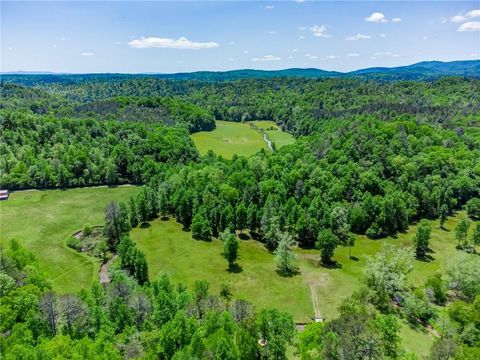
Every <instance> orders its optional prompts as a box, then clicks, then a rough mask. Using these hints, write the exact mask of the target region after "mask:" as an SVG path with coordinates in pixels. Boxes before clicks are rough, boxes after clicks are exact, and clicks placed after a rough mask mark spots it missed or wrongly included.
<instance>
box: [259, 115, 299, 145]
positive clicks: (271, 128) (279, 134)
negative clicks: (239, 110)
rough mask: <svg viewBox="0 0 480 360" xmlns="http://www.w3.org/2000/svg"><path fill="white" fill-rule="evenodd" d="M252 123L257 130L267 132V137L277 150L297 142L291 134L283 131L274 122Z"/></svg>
mask: <svg viewBox="0 0 480 360" xmlns="http://www.w3.org/2000/svg"><path fill="white" fill-rule="evenodd" d="M252 122H253V123H254V124H255V125H256V126H257V128H259V129H263V130H264V131H265V133H266V134H267V137H268V138H269V139H270V141H272V142H273V143H274V144H275V146H276V148H277V149H279V148H281V147H282V146H285V145H290V144H293V143H294V142H295V138H294V137H293V136H292V135H291V134H289V133H287V132H285V131H282V129H280V128H279V127H278V125H277V124H276V123H275V122H274V121H267V120H255V121H252Z"/></svg>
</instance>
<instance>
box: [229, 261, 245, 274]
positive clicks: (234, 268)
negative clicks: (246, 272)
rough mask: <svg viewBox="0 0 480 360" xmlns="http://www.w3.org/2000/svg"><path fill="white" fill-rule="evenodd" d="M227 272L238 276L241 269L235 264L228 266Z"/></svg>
mask: <svg viewBox="0 0 480 360" xmlns="http://www.w3.org/2000/svg"><path fill="white" fill-rule="evenodd" d="M227 271H228V272H229V273H231V274H239V273H241V272H242V271H243V268H242V267H241V266H240V265H238V264H237V263H235V264H233V265H229V266H228V268H227Z"/></svg>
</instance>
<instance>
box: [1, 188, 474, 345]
mask: <svg viewBox="0 0 480 360" xmlns="http://www.w3.org/2000/svg"><path fill="white" fill-rule="evenodd" d="M136 191H137V188H136V187H132V186H119V187H114V188H109V187H94V188H83V189H70V190H46V191H20V192H15V193H12V195H11V197H10V199H9V200H8V201H6V202H2V203H1V207H0V209H1V210H0V211H1V212H0V214H1V219H2V232H1V239H2V242H4V241H5V240H7V239H11V238H16V239H17V240H19V241H20V242H21V243H22V244H23V245H25V246H26V247H27V248H28V249H29V250H31V251H33V253H34V254H35V255H36V256H37V258H38V259H39V262H40V265H41V267H42V269H43V270H44V271H45V273H46V274H47V277H48V278H49V279H51V280H52V283H53V287H54V289H55V290H56V291H58V292H71V291H78V290H79V289H81V288H86V287H88V286H89V285H90V283H91V281H92V279H94V278H95V277H97V276H98V268H99V263H98V261H97V260H95V259H93V258H91V257H88V256H86V255H83V254H80V253H77V252H75V251H74V250H72V249H69V248H67V247H66V246H65V239H66V238H67V237H68V236H70V235H71V234H73V233H74V232H75V231H76V230H78V229H79V228H81V227H82V226H83V225H84V224H85V223H90V224H92V225H97V224H98V225H100V224H102V223H103V211H104V208H105V205H106V204H107V202H109V201H111V200H116V201H125V200H126V199H128V198H129V196H130V195H132V194H134V193H135V192H136ZM464 217H466V214H465V213H464V212H459V213H458V214H457V215H456V216H454V217H451V218H449V219H448V221H447V222H446V224H445V230H442V229H440V227H439V225H438V222H436V221H434V222H432V238H431V248H432V250H433V253H432V256H433V259H432V260H431V261H429V262H424V261H418V260H417V261H415V270H414V271H413V272H412V274H411V282H412V283H413V284H415V285H420V284H422V283H423V282H424V281H425V280H426V279H427V278H428V277H429V276H430V275H432V274H434V273H435V272H436V271H437V270H438V269H440V268H441V267H442V265H443V264H444V263H445V261H446V260H447V258H448V257H451V256H452V254H453V253H454V252H455V251H456V250H455V245H456V241H455V232H454V231H452V230H453V229H454V228H455V225H456V224H457V222H458V221H459V220H460V219H461V218H464ZM415 231H416V225H412V226H410V228H409V231H408V232H407V233H405V234H399V235H398V237H396V238H388V239H383V240H370V239H367V238H366V237H364V236H360V237H359V238H358V239H357V242H356V245H355V247H354V248H353V249H352V256H353V259H349V256H348V248H337V250H336V252H335V256H334V260H335V261H336V262H337V263H338V267H337V268H325V267H322V266H321V265H320V264H319V253H318V250H314V249H312V250H306V249H296V251H295V252H296V255H297V264H298V267H299V273H298V274H297V275H294V276H291V277H283V276H281V275H279V274H278V273H277V272H276V271H275V262H274V258H273V254H271V253H270V252H268V251H267V250H266V248H265V247H264V246H263V244H262V243H260V242H258V241H256V240H252V239H250V240H241V241H240V251H239V260H238V265H239V267H238V268H236V269H235V270H234V271H228V266H227V263H226V261H225V259H224V258H223V256H222V243H221V241H219V240H217V239H212V240H211V241H203V240H195V239H193V238H192V236H191V232H189V231H185V230H183V229H182V225H180V224H179V223H177V222H176V221H174V220H173V219H169V220H160V219H158V220H155V221H152V222H150V223H149V226H148V227H137V228H135V229H133V230H132V232H131V237H132V239H133V240H134V241H135V242H136V243H137V245H138V247H139V248H140V249H141V250H142V251H143V252H144V253H145V255H146V257H147V262H148V265H149V271H150V276H151V278H152V279H153V278H155V277H156V276H158V275H159V274H161V273H168V274H170V275H171V276H172V278H173V279H174V280H175V281H180V282H183V283H185V284H187V285H188V286H189V287H191V286H192V285H193V282H194V281H195V280H198V279H206V280H208V281H209V282H210V284H211V290H212V292H213V293H218V291H219V289H220V285H221V284H222V282H229V283H230V285H231V288H232V292H233V294H234V296H235V297H236V298H242V299H245V300H248V301H250V302H252V303H253V304H254V305H255V306H256V308H257V309H261V308H264V307H268V306H274V307H277V308H279V309H281V310H284V311H289V312H290V313H292V314H293V316H294V319H295V321H297V322H309V321H311V320H312V318H313V317H314V316H315V314H316V313H317V315H320V316H321V317H322V318H325V319H327V320H328V319H333V318H335V317H336V316H337V315H338V312H337V307H338V305H339V304H340V303H341V301H342V300H343V299H344V298H346V297H348V296H349V295H350V294H351V293H352V292H353V291H355V290H356V289H357V288H358V287H359V286H360V278H361V275H362V272H363V269H364V267H365V261H366V257H367V256H368V255H373V254H375V253H376V252H378V251H380V250H381V248H382V246H384V244H386V243H389V244H395V245H399V246H404V247H409V246H411V239H412V237H413V234H414V232H415ZM315 307H316V308H317V309H315ZM412 332H415V335H416V336H415V337H412V336H411V335H412ZM401 333H402V334H403V338H404V339H406V341H407V342H406V343H405V346H406V347H407V348H408V349H410V350H411V351H415V352H417V353H419V354H424V353H426V352H427V351H428V349H429V347H430V344H431V342H432V340H433V337H432V336H431V335H429V334H427V333H421V332H419V331H418V330H413V329H411V328H409V327H408V326H407V325H406V324H404V325H403V327H402V331H401ZM419 337H420V338H421V339H422V341H410V342H408V340H409V339H417V340H418V339H419Z"/></svg>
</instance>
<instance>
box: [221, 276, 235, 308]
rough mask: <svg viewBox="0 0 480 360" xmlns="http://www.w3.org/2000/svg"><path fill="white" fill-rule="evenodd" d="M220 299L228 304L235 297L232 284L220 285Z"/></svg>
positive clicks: (224, 283)
mask: <svg viewBox="0 0 480 360" xmlns="http://www.w3.org/2000/svg"><path fill="white" fill-rule="evenodd" d="M220 297H221V298H222V299H224V300H225V302H226V303H227V304H228V303H229V302H230V300H231V299H232V297H233V294H232V288H231V286H230V284H229V283H228V282H226V281H224V282H222V284H221V285H220Z"/></svg>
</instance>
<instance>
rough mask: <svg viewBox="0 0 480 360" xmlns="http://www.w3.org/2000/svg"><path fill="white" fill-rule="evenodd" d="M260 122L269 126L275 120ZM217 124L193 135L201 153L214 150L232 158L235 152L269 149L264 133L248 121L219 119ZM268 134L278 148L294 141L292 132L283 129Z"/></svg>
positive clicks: (239, 153)
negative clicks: (210, 129) (239, 121)
mask: <svg viewBox="0 0 480 360" xmlns="http://www.w3.org/2000/svg"><path fill="white" fill-rule="evenodd" d="M255 123H257V122H255ZM259 123H263V125H266V124H267V123H268V126H269V127H270V126H272V124H273V125H275V123H274V122H273V121H262V122H259ZM216 124H217V127H216V129H215V130H213V131H201V132H198V133H195V134H193V135H192V139H193V142H194V143H195V145H196V146H197V148H198V150H199V151H200V154H202V155H205V154H206V153H207V152H208V151H209V150H213V152H215V153H216V154H218V155H222V156H223V157H224V158H226V159H231V158H232V157H233V155H235V154H237V155H244V156H250V155H253V154H255V153H256V152H258V151H260V150H261V149H265V150H267V151H268V150H269V149H268V146H267V143H266V142H265V141H264V140H263V136H262V134H261V133H260V132H259V131H257V130H255V129H252V128H251V127H250V125H248V123H238V122H231V121H217V122H216ZM270 133H271V134H272V135H270ZM267 135H268V136H269V138H270V139H271V140H272V141H274V142H275V144H276V146H277V148H278V147H280V146H283V145H286V144H288V143H292V142H293V141H294V139H293V137H292V136H291V135H290V134H287V133H285V132H282V131H281V130H271V131H267ZM270 136H271V137H270Z"/></svg>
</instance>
